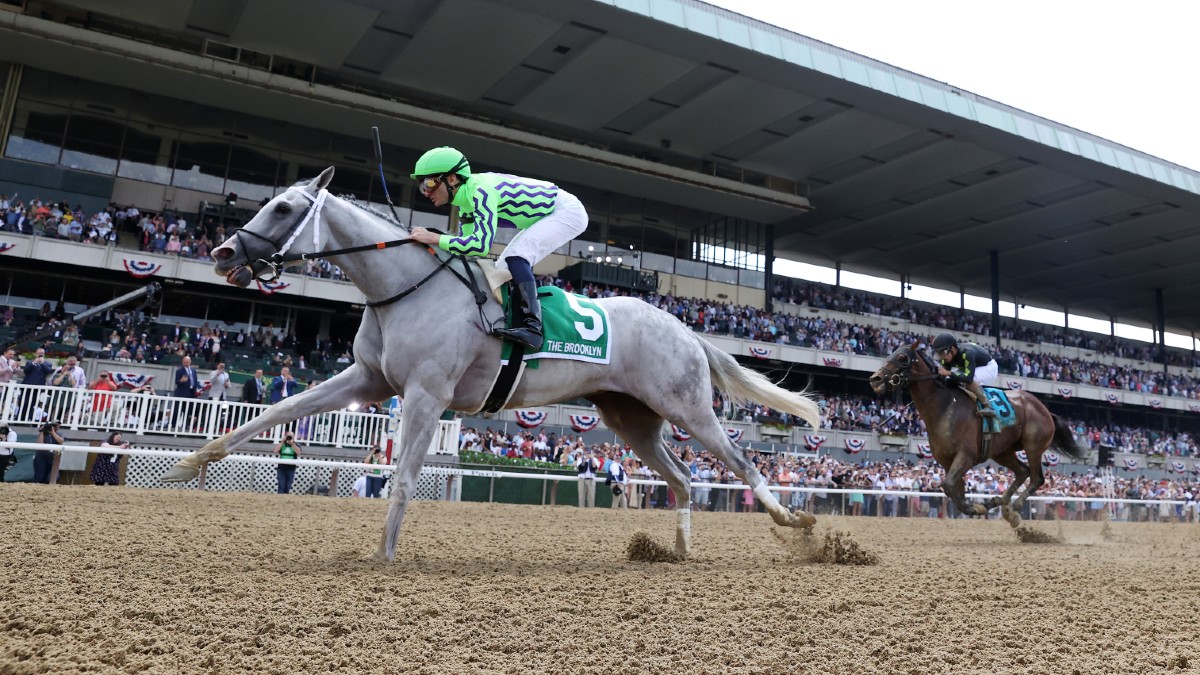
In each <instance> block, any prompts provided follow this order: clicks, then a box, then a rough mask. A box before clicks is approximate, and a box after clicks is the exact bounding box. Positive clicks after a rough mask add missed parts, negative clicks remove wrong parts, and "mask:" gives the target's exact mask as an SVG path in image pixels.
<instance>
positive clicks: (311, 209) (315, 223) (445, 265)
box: [233, 186, 489, 330]
mask: <svg viewBox="0 0 1200 675" xmlns="http://www.w3.org/2000/svg"><path fill="white" fill-rule="evenodd" d="M288 189H289V190H295V191H296V192H299V193H300V194H301V195H303V196H304V198H305V199H307V200H308V206H306V207H305V208H304V211H302V212H301V213H300V215H299V216H298V217H297V218H296V221H295V222H294V223H292V226H291V227H290V228H289V229H288V230H287V231H285V232H284V233H283V234H281V235H280V236H278V237H276V238H274V239H272V238H270V237H267V236H264V235H261V234H259V233H257V232H253V231H251V230H249V229H247V228H245V227H242V228H239V229H238V230H237V231H236V232H234V233H233V236H234V237H237V238H238V239H237V241H238V243H239V244H241V249H242V258H243V259H244V260H245V261H246V262H245V265H246V266H248V267H250V269H251V271H253V265H254V263H262V264H264V265H266V266H268V267H270V268H271V276H270V277H267V278H262V277H257V276H256V277H255V278H256V279H258V280H259V281H261V282H263V283H268V284H269V283H273V282H274V281H276V280H277V279H279V277H280V275H282V274H283V269H284V267H286V266H287V264H288V263H290V262H297V261H300V260H306V261H307V260H316V259H319V258H329V257H332V256H337V255H343V254H346V253H359V252H362V251H382V250H383V249H387V248H394V247H397V246H404V245H407V244H417V245H420V246H424V244H421V242H419V241H417V240H416V239H412V238H411V237H405V238H404V239H393V240H392V241H380V242H376V243H373V244H363V245H361V246H351V247H348V248H339V249H335V250H332V251H320V250H319V249H320V243H321V209H322V208H324V206H325V199H326V198H327V197H328V196H329V191H328V190H325V189H324V188H322V189H321V190H319V191H318V192H317V195H316V196H315V197H314V196H313V195H311V194H309V193H308V191H307V190H305V189H304V188H301V187H298V186H293V187H291V188H288ZM309 222H312V231H313V252H312V253H292V254H288V249H290V248H291V247H292V244H294V243H296V240H297V239H298V238H299V237H300V233H301V232H303V231H304V228H305V227H307V226H308V224H309ZM397 223H398V224H399V225H400V228H401V229H403V230H404V231H405V232H406V233H408V234H411V233H412V230H411V229H409V228H408V227H407V226H406V225H404V224H402V223H399V220H397ZM243 234H245V235H249V236H251V237H255V238H256V239H258V240H259V241H262V242H265V243H266V244H267V246H268V247H269V248H270V249H271V250H274V253H268V254H265V255H263V256H261V257H258V258H252V257H251V254H250V248H249V247H248V246H247V243H248V242H247V241H244V240H243V239H241V235H243ZM285 239H286V240H285ZM426 249H427V250H428V251H429V253H430V255H436V254H437V252H436V251H435V250H434V249H433V248H431V247H428V246H426ZM439 257H440V262H439V264H438V265H437V267H434V268H433V271H432V272H430V273H429V274H427V275H425V277H423V278H422V279H421V280H420V281H418V282H417V283H415V284H413V285H412V286H410V287H408V288H407V289H405V290H403V291H400V292H399V293H397V294H395V295H393V296H391V297H390V298H387V299H385V300H378V301H368V302H367V303H366V305H367V306H368V307H380V306H382V305H390V304H391V303H393V302H396V301H397V300H401V299H403V298H405V297H407V296H408V295H410V294H412V293H413V292H415V291H416V290H417V289H418V288H420V287H422V286H424V285H425V282H427V281H429V280H430V279H432V278H433V277H434V276H436V275H437V274H438V273H439V272H441V271H442V270H445V269H449V270H450V271H451V272H453V273H454V276H456V277H458V279H459V280H460V281H462V282H463V284H464V285H466V287H467V288H468V289H470V291H471V293H472V294H473V295H474V296H475V304H476V305H477V306H478V307H479V317H480V320H481V321H483V324H484V326H485V330H487V328H486V327H487V326H488V325H489V324H488V321H487V319H486V317H484V315H483V306H484V305H485V304H486V303H487V293H486V292H485V291H484V290H483V289H482V288H480V286H479V284H478V283H477V282H476V280H475V272H474V271H473V270H472V269H471V265H470V263H468V262H467V260H466V258H465V257H464V256H461V255H456V254H449V255H446V256H439ZM455 260H460V261H461V262H462V266H463V269H464V271H465V272H466V274H465V275H464V274H463V273H462V272H459V271H458V270H456V269H454V268H452V267H450V263H452V262H454V261H455Z"/></svg>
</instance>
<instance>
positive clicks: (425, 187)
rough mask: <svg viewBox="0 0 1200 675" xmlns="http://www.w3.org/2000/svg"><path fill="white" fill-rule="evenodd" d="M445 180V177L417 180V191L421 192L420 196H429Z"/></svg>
mask: <svg viewBox="0 0 1200 675" xmlns="http://www.w3.org/2000/svg"><path fill="white" fill-rule="evenodd" d="M445 179H446V177H445V176H425V177H424V178H421V179H419V180H417V189H418V190H420V191H421V194H423V195H425V196H429V195H430V194H431V193H432V192H433V191H434V190H436V189H437V186H438V185H439V184H441V182H442V181H444V180H445Z"/></svg>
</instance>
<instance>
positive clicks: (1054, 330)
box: [772, 278, 1200, 368]
mask: <svg viewBox="0 0 1200 675" xmlns="http://www.w3.org/2000/svg"><path fill="white" fill-rule="evenodd" d="M772 298H773V299H774V300H776V301H778V302H786V303H791V304H795V305H802V306H808V307H815V308H817V309H829V310H833V311H838V312H847V313H851V314H875V315H878V316H886V317H892V318H897V319H901V320H904V321H911V322H913V323H919V324H921V325H924V326H934V327H936V328H941V329H945V330H953V331H963V332H967V333H975V334H977V335H989V336H990V335H992V334H993V333H992V317H991V315H990V314H985V313H983V312H975V311H972V310H969V309H957V308H951V307H945V306H943V305H936V304H932V303H926V302H920V301H915V300H909V299H906V298H894V297H889V296H885V295H879V294H876V293H868V292H866V291H858V290H853V289H848V288H841V287H835V286H829V285H827V284H821V283H817V282H812V281H803V280H799V279H786V278H785V279H779V280H778V281H777V282H776V283H775V286H774V289H773V293H772ZM1000 337H1001V338H1002V339H1003V340H1012V341H1018V342H1026V343H1031V344H1037V343H1039V342H1041V343H1046V344H1053V345H1059V346H1064V347H1077V348H1079V349H1086V350H1090V351H1094V352H1100V353H1103V354H1111V355H1113V356H1119V357H1122V358H1127V359H1134V360H1138V361H1154V360H1156V359H1157V348H1156V347H1154V346H1153V345H1148V344H1146V343H1144V342H1137V341H1134V340H1127V339H1124V338H1116V337H1112V336H1106V335H1098V334H1096V333H1090V332H1087V331H1082V330H1076V329H1072V328H1064V327H1058V326H1043V325H1035V324H1029V323H1015V322H1012V321H1011V320H1008V319H1006V320H1005V321H1004V322H1002V323H1001V326H1000ZM1167 361H1168V363H1170V364H1171V365H1175V366H1183V367H1186V368H1192V367H1195V366H1196V365H1200V364H1198V362H1197V357H1196V355H1195V354H1193V353H1192V352H1190V351H1184V350H1178V349H1168V350H1167Z"/></svg>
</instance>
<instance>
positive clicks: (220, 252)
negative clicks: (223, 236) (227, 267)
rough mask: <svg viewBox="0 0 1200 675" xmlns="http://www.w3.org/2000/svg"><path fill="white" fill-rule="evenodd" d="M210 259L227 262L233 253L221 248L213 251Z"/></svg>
mask: <svg viewBox="0 0 1200 675" xmlns="http://www.w3.org/2000/svg"><path fill="white" fill-rule="evenodd" d="M212 257H213V260H229V259H230V258H231V257H233V251H231V250H230V249H228V248H225V247H224V246H222V247H220V248H215V249H213V252H212Z"/></svg>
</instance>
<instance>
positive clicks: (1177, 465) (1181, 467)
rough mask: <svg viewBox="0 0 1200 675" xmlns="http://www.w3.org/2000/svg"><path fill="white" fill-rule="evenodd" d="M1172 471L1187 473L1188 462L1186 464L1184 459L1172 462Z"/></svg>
mask: <svg viewBox="0 0 1200 675" xmlns="http://www.w3.org/2000/svg"><path fill="white" fill-rule="evenodd" d="M1170 471H1171V473H1187V464H1184V463H1183V462H1182V461H1180V460H1178V459H1177V460H1175V461H1173V462H1171V469H1170Z"/></svg>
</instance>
